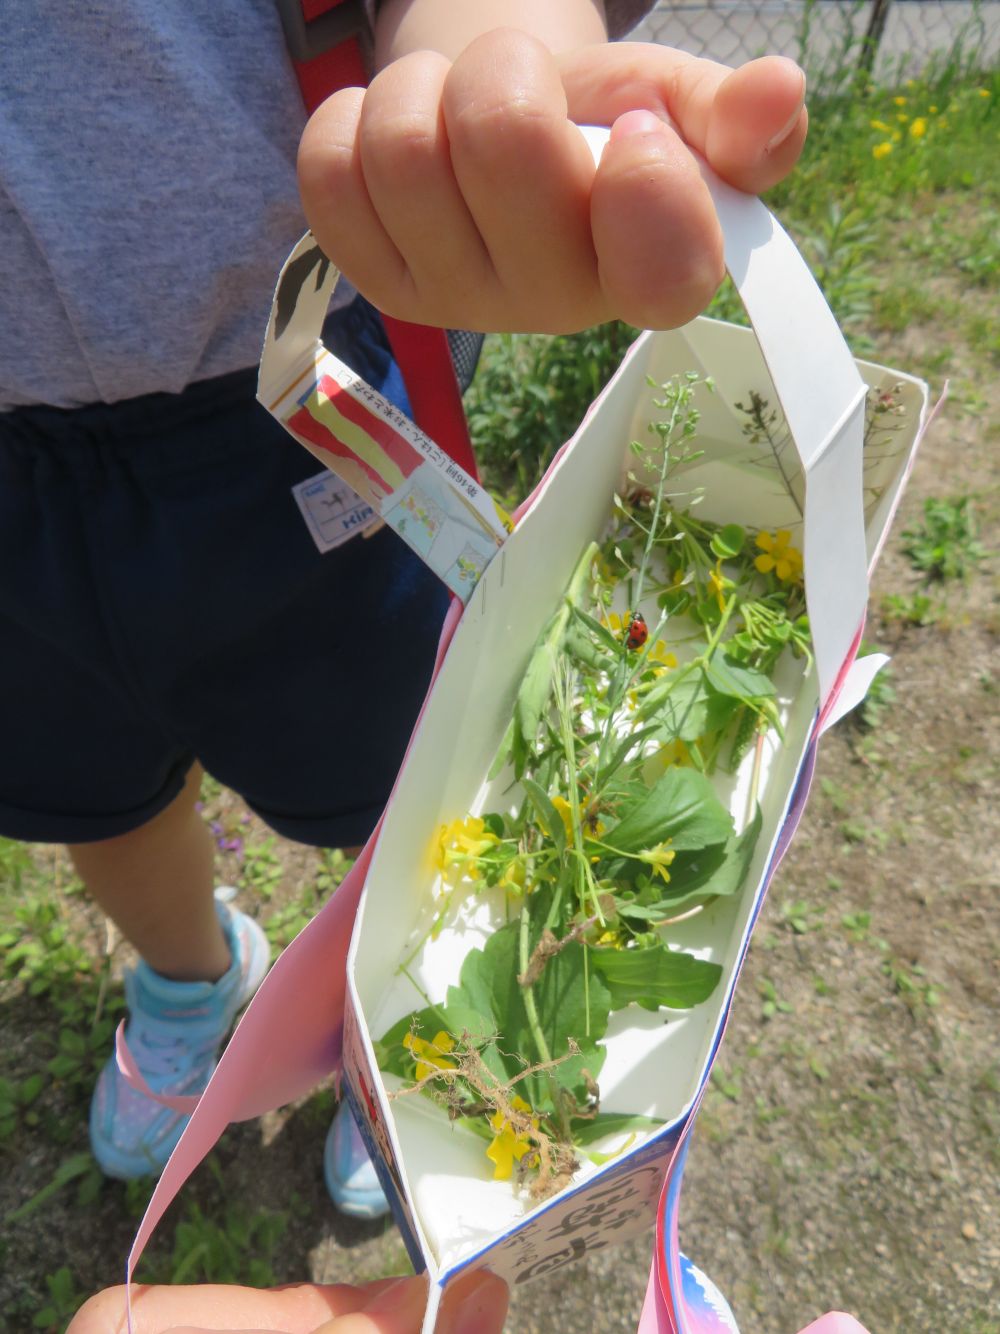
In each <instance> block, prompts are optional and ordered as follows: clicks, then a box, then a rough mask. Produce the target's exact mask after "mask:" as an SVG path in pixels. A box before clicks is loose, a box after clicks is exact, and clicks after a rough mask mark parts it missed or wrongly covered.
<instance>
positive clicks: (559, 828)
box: [521, 778, 566, 856]
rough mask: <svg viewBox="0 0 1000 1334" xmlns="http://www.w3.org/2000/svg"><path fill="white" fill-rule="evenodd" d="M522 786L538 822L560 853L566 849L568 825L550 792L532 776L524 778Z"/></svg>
mask: <svg viewBox="0 0 1000 1334" xmlns="http://www.w3.org/2000/svg"><path fill="white" fill-rule="evenodd" d="M521 786H522V787H523V788H524V791H525V792H526V793H527V796H528V799H529V800H530V802H531V804H532V806H534V808H535V814H536V816H537V818H538V823H539V824H540V825H541V826H542V829H543V830H544V831H545V833H546V834H547V835H548V837H549V838H550V839H551V840H552V842H553V843H554V844H555V846H556V850H557V851H558V853H559V855H560V856H562V854H563V853H564V852H565V851H566V827H565V825H564V824H563V822H562V817H561V816H560V814H559V812H558V811H557V810H556V808H555V807H554V806H553V805H552V801H551V799H550V798H549V795H548V793H547V792H546V791H545V790H544V788H541V787H540V786H539V785H538V784H537V783H536V782H535V781H534V779H532V778H522V779H521Z"/></svg>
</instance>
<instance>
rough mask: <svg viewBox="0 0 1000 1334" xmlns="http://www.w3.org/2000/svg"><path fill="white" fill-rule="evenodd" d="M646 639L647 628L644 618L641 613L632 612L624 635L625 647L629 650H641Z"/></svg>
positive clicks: (647, 636)
mask: <svg viewBox="0 0 1000 1334" xmlns="http://www.w3.org/2000/svg"><path fill="white" fill-rule="evenodd" d="M648 638H649V627H648V626H647V625H646V621H645V618H644V617H643V615H642V613H641V612H638V611H637V612H633V614H632V619H631V620H630V621H629V623H628V631H627V632H626V635H625V647H626V648H630V649H637V648H642V646H643V644H645V642H646V640H647V639H648Z"/></svg>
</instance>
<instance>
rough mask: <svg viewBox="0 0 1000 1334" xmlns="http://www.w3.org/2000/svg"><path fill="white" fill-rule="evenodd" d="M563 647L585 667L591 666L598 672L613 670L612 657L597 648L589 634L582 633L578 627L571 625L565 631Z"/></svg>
mask: <svg viewBox="0 0 1000 1334" xmlns="http://www.w3.org/2000/svg"><path fill="white" fill-rule="evenodd" d="M563 648H564V650H565V651H566V653H568V654H569V655H570V657H572V658H575V659H576V660H577V662H581V663H583V664H584V666H586V667H592V668H593V669H594V670H595V671H598V672H611V671H613V670H614V666H615V662H614V659H612V658H609V657H608V656H607V655H606V654H604V653H602V652H601V651H600V649H598V648H597V647H596V646H595V644H594V641H593V640H592V639H591V638H590V636H589V635H585V634H582V633H581V631H580V629H579V627H578V626H575V625H571V626H570V627H569V629H568V630H567V631H566V638H565V639H564V641H563Z"/></svg>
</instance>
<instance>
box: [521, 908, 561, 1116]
mask: <svg viewBox="0 0 1000 1334" xmlns="http://www.w3.org/2000/svg"><path fill="white" fill-rule="evenodd" d="M530 927H531V914H530V913H529V912H528V902H527V898H525V901H524V903H523V904H522V906H521V930H520V936H519V944H520V964H521V973H522V975H523V974H524V973H526V972H527V971H528V964H529V962H530V960H531V935H530ZM521 994H522V996H523V997H524V1009H525V1013H526V1014H527V1016H528V1027H529V1028H530V1029H531V1036H532V1037H533V1038H534V1039H535V1048H536V1050H537V1052H538V1058H539V1060H541V1061H546V1062H548V1061H551V1060H552V1053H551V1052H550V1051H549V1044H548V1043H547V1042H546V1041H545V1034H544V1033H543V1032H542V1025H541V1022H540V1020H539V1018H538V1007H537V1006H536V1005H535V993H534V991H533V990H532V988H531V986H526V987H522V988H521ZM550 1080H551V1076H550ZM552 1082H553V1084H554V1081H552ZM554 1093H555V1089H554V1088H553V1095H554Z"/></svg>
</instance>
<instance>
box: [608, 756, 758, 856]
mask: <svg viewBox="0 0 1000 1334" xmlns="http://www.w3.org/2000/svg"><path fill="white" fill-rule="evenodd" d="M732 829H733V822H732V818H731V816H730V815H729V812H728V811H727V810H726V809H725V807H724V806H723V805H722V803H721V802H720V801H719V799H718V797H717V796H716V795H715V790H714V789H713V787H712V784H711V783H710V782H709V780H708V779H707V778H706V777H705V776H704V774H700V773H698V772H697V770H695V769H677V768H674V769H668V770H667V772H666V773H665V774H664V775H663V777H662V778H660V779H659V781H658V782H657V783H656V784H655V785H654V786H653V787H652V788H650V789H649V791H648V793H647V794H646V795H645V797H643V798H641V799H640V800H639V802H638V803H637V804H636V805H635V806H634V807H633V808H632V810H631V811H630V812H629V813H628V814H627V815H626V816H625V818H624V819H623V820H622V821H621V822H620V823H619V824H617V825H616V826H615V827H614V829H610V830H608V831H607V833H606V834H605V835H604V839H605V841H606V842H607V843H608V844H609V845H610V846H611V847H613V848H617V849H619V850H620V851H622V852H642V851H643V850H644V849H647V848H652V847H655V846H656V844H658V843H666V842H667V840H668V839H669V840H670V843H671V846H672V847H673V848H674V850H675V851H676V852H680V851H682V850H686V849H694V848H704V847H708V846H709V845H710V844H712V843H725V841H726V840H727V839H728V838H729V836H730V834H731V833H732Z"/></svg>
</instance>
